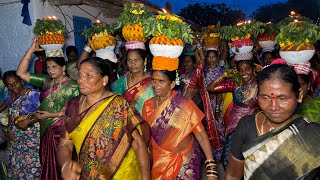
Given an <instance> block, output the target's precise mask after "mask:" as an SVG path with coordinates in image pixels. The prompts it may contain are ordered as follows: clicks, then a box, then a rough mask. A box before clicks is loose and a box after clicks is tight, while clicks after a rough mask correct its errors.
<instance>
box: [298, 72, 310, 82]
mask: <svg viewBox="0 0 320 180" xmlns="http://www.w3.org/2000/svg"><path fill="white" fill-rule="evenodd" d="M298 77H300V78H301V79H302V80H303V81H304V82H305V83H306V84H309V83H310V76H309V75H308V74H298Z"/></svg>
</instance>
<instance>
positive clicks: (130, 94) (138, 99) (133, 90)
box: [123, 77, 154, 114]
mask: <svg viewBox="0 0 320 180" xmlns="http://www.w3.org/2000/svg"><path fill="white" fill-rule="evenodd" d="M123 96H124V98H125V99H126V100H127V101H129V102H130V104H131V105H132V106H134V107H135V108H136V109H137V110H138V111H139V113H140V114H142V106H143V104H144V103H145V102H146V101H147V100H148V99H150V98H152V97H154V91H153V88H152V86H151V77H147V78H145V79H143V80H142V81H140V82H138V83H137V84H135V85H133V86H131V87H130V88H128V89H127V90H126V91H125V92H124V94H123Z"/></svg>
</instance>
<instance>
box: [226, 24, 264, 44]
mask: <svg viewBox="0 0 320 180" xmlns="http://www.w3.org/2000/svg"><path fill="white" fill-rule="evenodd" d="M262 25H263V23H262V22H251V23H243V24H239V25H235V26H232V25H230V26H223V27H221V29H220V36H221V38H222V39H225V40H231V39H232V38H236V37H238V38H244V37H247V36H248V35H249V34H250V37H256V36H257V35H258V34H262V33H263V32H264V29H263V28H262Z"/></svg>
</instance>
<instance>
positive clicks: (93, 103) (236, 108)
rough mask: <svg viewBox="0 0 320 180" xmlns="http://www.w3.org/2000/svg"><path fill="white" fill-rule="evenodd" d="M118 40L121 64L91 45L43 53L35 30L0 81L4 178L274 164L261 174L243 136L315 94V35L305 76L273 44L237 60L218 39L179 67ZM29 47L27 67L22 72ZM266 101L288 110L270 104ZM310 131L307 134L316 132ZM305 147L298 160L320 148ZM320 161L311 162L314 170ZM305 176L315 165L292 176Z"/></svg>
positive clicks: (176, 173)
mask: <svg viewBox="0 0 320 180" xmlns="http://www.w3.org/2000/svg"><path fill="white" fill-rule="evenodd" d="M89 44H90V42H88V45H89ZM146 47H147V46H146ZM119 48H120V50H119V51H118V52H119V53H118V54H117V59H118V63H112V62H109V61H107V60H102V59H100V58H98V57H95V54H94V52H91V51H89V50H88V49H84V50H81V54H79V53H80V52H79V50H77V49H76V48H75V47H74V46H68V47H66V49H65V55H66V58H63V57H47V58H46V54H45V53H44V51H42V50H41V49H39V46H38V45H37V42H36V38H35V39H34V40H33V41H32V44H31V46H30V48H29V49H28V51H27V52H26V54H25V55H24V57H23V58H22V59H21V62H20V64H19V66H18V67H17V69H16V70H12V71H7V72H5V73H4V74H3V75H2V78H1V81H0V102H1V106H0V112H1V114H0V122H1V131H0V133H1V134H0V142H1V145H0V148H1V150H0V156H1V157H0V162H1V168H0V170H1V171H0V174H1V179H6V178H7V179H61V178H65V179H77V178H79V177H81V179H90V178H91V177H93V175H97V174H102V176H100V177H101V178H105V179H111V178H112V177H113V178H114V179H126V178H127V179H130V178H131V179H148V178H150V177H152V178H153V179H161V178H159V177H161V176H162V175H163V174H166V176H162V177H166V178H164V179H175V178H177V177H179V179H199V178H200V176H201V175H202V176H205V175H203V173H201V172H202V171H205V170H204V169H207V171H206V173H207V176H208V178H209V179H210V178H212V177H215V178H216V177H217V175H218V176H219V178H223V176H224V174H226V176H225V177H226V178H230V177H239V178H241V177H242V176H243V174H244V172H245V174H246V176H247V177H245V178H249V177H250V176H252V177H260V178H262V179H263V178H267V177H268V175H266V174H269V173H275V172H277V169H276V167H273V168H271V167H270V166H267V167H268V168H270V170H268V171H265V169H264V167H259V165H256V166H257V167H255V169H258V170H256V171H255V172H251V171H250V170H247V168H243V167H246V166H255V165H252V164H253V163H252V164H250V163H247V159H250V158H254V155H250V153H252V152H253V150H252V149H250V147H251V148H253V149H254V147H255V146H259V145H257V144H254V145H252V146H250V147H246V146H244V144H246V143H248V142H250V141H251V140H252V139H254V138H256V137H258V136H263V135H265V134H266V135H267V136H270V133H269V134H267V133H268V132H272V133H275V132H276V131H280V130H279V129H281V132H283V131H282V128H284V127H283V126H282V125H283V124H286V123H285V122H289V121H290V122H291V121H292V122H293V120H294V119H296V118H298V117H299V116H298V115H297V114H299V113H300V112H301V111H302V110H303V106H308V103H314V101H317V99H318V98H317V97H318V96H319V94H320V65H319V62H320V43H317V44H315V51H316V53H315V55H314V57H313V58H312V59H311V60H310V62H311V71H310V73H309V74H308V75H296V74H295V72H294V71H293V68H291V67H289V66H288V65H285V64H284V63H282V62H278V63H277V62H275V63H272V62H273V61H274V60H276V61H277V59H278V58H279V51H278V49H277V48H276V49H275V50H273V51H262V49H261V48H259V47H255V49H254V50H253V52H252V54H251V56H249V57H245V58H244V57H238V56H237V55H235V54H233V53H232V52H231V51H229V48H228V46H227V44H226V43H225V42H223V43H221V44H220V45H219V47H218V48H217V49H215V50H206V49H205V47H203V46H202V45H201V44H199V45H198V46H194V47H192V46H189V47H188V46H186V47H185V49H184V51H183V53H182V55H181V56H180V57H179V60H180V61H179V68H178V70H176V71H160V70H153V69H152V65H151V64H152V55H151V53H150V51H149V49H148V48H146V50H144V49H128V50H126V48H125V46H121V47H119ZM34 55H35V56H36V57H37V60H36V61H35V67H34V72H28V71H27V69H28V66H29V64H30V61H32V59H33V57H34ZM278 61H279V60H278ZM271 64H272V65H271ZM291 70H292V72H291ZM260 73H262V74H260ZM290 73H291V74H290ZM297 78H298V79H297ZM296 80H298V84H296V83H297V82H296ZM25 83H30V84H32V85H33V88H27V87H26V86H24V84H25ZM271 85H274V87H273V86H272V87H269V86H271ZM276 86H277V87H276ZM300 87H301V88H302V89H303V91H301V90H300ZM277 88H278V89H277ZM279 88H280V90H279ZM270 91H271V92H272V94H271V95H270V94H268V93H270ZM277 93H278V94H277ZM301 93H303V94H301ZM284 98H285V99H284ZM190 100H191V101H190ZM268 103H270V104H272V105H270V104H269V106H272V107H273V108H279V109H281V108H283V109H284V110H282V109H281V110H279V111H277V110H276V109H274V110H273V109H271V108H270V107H269V106H268V105H267V104H268ZM274 103H275V105H274V106H273V104H274ZM277 103H278V104H277ZM278 106H279V107H278ZM270 109H271V110H270ZM274 112H276V113H278V114H279V116H277V115H275V113H274ZM282 116H285V117H282ZM272 118H273V119H275V121H270V120H272ZM89 119H94V120H96V121H93V122H91V121H89ZM278 119H279V122H276V121H277V120H278ZM255 120H256V121H255ZM310 120H311V119H310ZM314 121H317V120H314ZM124 122H125V123H127V124H126V126H123V123H124ZM299 123H300V121H299V122H298V124H299ZM168 124H170V125H172V127H170V128H169V129H168V128H167V127H168ZM184 124H185V126H184ZM300 124H301V123H300ZM300 124H299V125H296V127H297V128H300ZM88 127H92V128H91V129H90V128H88ZM305 127H306V128H307V130H301V132H305V131H309V132H310V133H311V132H314V133H315V132H318V136H319V126H317V125H314V127H309V126H308V125H305V124H303V125H301V128H302V129H303V128H305ZM124 129H125V130H124ZM83 132H87V133H86V134H85V135H83ZM306 134H307V135H303V136H304V138H307V137H309V135H310V136H312V134H308V133H307V132H306ZM272 136H273V135H272ZM274 136H278V134H277V135H274ZM283 136H285V135H283ZM288 136H289V135H288ZM281 137H282V134H281ZM250 138H251V139H250ZM267 138H268V137H266V136H265V137H264V139H263V140H265V139H267ZM315 138H316V137H315ZM128 139H129V140H128ZM271 139H272V138H271ZM127 140H128V141H130V142H131V143H130V144H128V143H124V142H125V141H127ZM263 140H261V141H262V142H259V143H260V144H261V143H264V141H263ZM294 141H295V140H292V142H294ZM241 143H242V144H241ZM281 143H282V142H281ZM281 143H280V144H281ZM305 143H309V142H305ZM246 145H247V144H246ZM289 145H290V144H289ZM291 145H292V144H291ZM309 146H311V147H312V148H313V149H312V148H311V149H312V150H310V153H309V154H308V155H306V156H304V157H308V159H312V157H313V156H311V155H312V153H316V154H317V152H319V151H318V150H319V148H316V147H319V145H318V144H316V143H315V142H314V141H313V140H312V139H311V140H310V144H309ZM257 148H259V147H257ZM287 148H290V147H289V146H288V147H287ZM291 148H292V147H291ZM102 149H104V150H102ZM168 149H170V150H168ZM296 149H297V152H299V153H303V152H304V151H303V150H301V149H303V148H302V147H301V148H298V147H296ZM166 150H167V151H166ZM247 151H249V152H247ZM308 151H309V150H308ZM243 152H244V153H243ZM277 153H278V152H276V151H274V153H273V154H269V155H266V156H268V157H270V159H267V160H270V161H272V160H273V159H272V158H275V159H276V161H279V159H281V158H282V160H283V161H285V160H284V159H285V158H284V157H283V156H282V155H281V153H279V155H278V154H277ZM75 154H76V155H75ZM243 154H248V156H246V157H244V155H243ZM274 154H277V155H274ZM273 155H274V156H275V157H273ZM309 155H310V156H309ZM75 156H76V157H75ZM164 156H166V157H164ZM74 157H75V158H74ZM290 157H291V156H290ZM292 157H295V156H292ZM277 158H278V159H277ZM92 159H94V160H96V161H97V162H96V161H93V160H92ZM150 159H151V160H150ZM315 159H316V160H317V159H319V158H315ZM267 160H266V158H265V159H264V160H263V161H267ZM310 161H311V160H310ZM93 162H94V163H97V164H98V165H97V166H95V165H93V164H92V163H93ZM204 162H205V163H204ZM319 162H320V161H318V162H314V163H311V164H310V167H309V169H316V168H318V167H319ZM288 163H290V162H288ZM291 163H292V164H294V163H295V162H291ZM100 164H107V165H104V166H102V165H100ZM166 164H170V168H171V169H170V168H168V167H167V166H166ZM181 164H182V165H181ZM261 164H263V163H261ZM261 164H260V165H261ZM171 166H172V167H171ZM93 167H94V168H93ZM176 167H179V168H176ZM180 167H181V168H180ZM200 167H202V168H200ZM208 167H209V168H208ZM286 167H287V168H289V169H285V168H284V169H285V170H284V171H282V172H286V173H288V174H290V173H292V172H290V167H291V165H288V164H287V165H286ZM164 168H167V169H164ZM150 169H151V171H150ZM239 169H244V170H242V171H240V172H239V171H238V170H239ZM248 169H250V168H248ZM293 169H294V168H293ZM309 169H308V170H309ZM105 172H108V173H105ZM209 172H212V173H209ZM206 173H204V174H206ZM259 173H260V174H259ZM277 173H279V174H281V172H277ZM306 173H308V174H311V173H310V172H309V171H303V172H299V173H297V176H301V174H303V175H305V174H306ZM257 174H259V176H258V175H257ZM275 174H276V173H275ZM211 175H212V176H211ZM128 177H130V178H128ZM279 177H288V178H293V177H296V176H294V175H292V176H279Z"/></svg>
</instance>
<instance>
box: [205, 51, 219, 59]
mask: <svg viewBox="0 0 320 180" xmlns="http://www.w3.org/2000/svg"><path fill="white" fill-rule="evenodd" d="M211 52H213V53H215V54H216V56H217V58H218V51H216V50H209V51H208V52H207V55H206V56H208V54H209V53H211Z"/></svg>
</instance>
